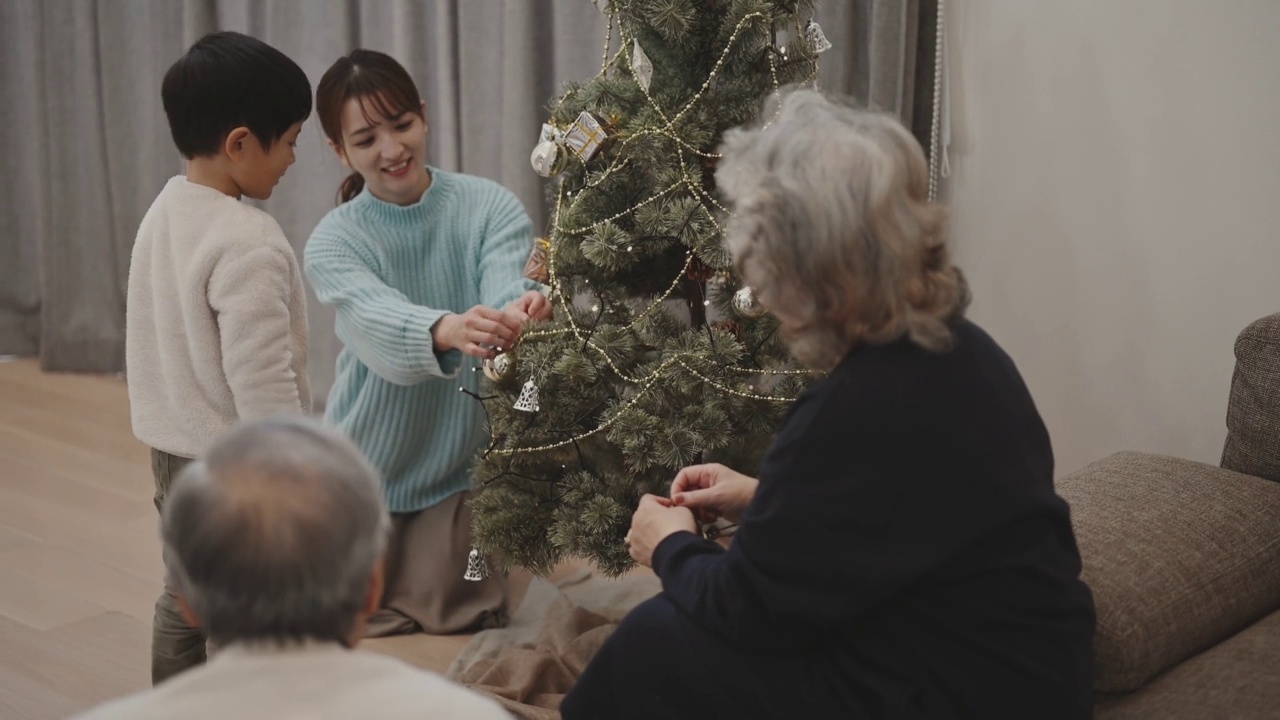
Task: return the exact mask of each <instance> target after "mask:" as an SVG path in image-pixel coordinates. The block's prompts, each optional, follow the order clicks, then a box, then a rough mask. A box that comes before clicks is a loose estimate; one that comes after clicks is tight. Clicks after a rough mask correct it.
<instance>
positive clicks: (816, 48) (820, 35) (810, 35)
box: [804, 20, 831, 55]
mask: <svg viewBox="0 0 1280 720" xmlns="http://www.w3.org/2000/svg"><path fill="white" fill-rule="evenodd" d="M804 39H805V41H806V42H808V43H809V49H810V50H812V51H813V54H814V55H817V54H819V53H824V52H826V51H828V50H830V49H831V41H830V40H828V39H827V35H826V33H824V32H822V26H821V25H819V24H818V23H816V22H814V21H812V20H810V21H809V24H808V25H806V26H805V28H804Z"/></svg>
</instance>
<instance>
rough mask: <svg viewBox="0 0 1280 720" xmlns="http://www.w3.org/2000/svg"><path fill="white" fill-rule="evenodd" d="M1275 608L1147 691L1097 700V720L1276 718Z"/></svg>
mask: <svg viewBox="0 0 1280 720" xmlns="http://www.w3.org/2000/svg"><path fill="white" fill-rule="evenodd" d="M1277 653H1280V610H1278V611H1276V612H1273V613H1271V614H1270V615H1268V616H1266V617H1264V618H1263V619H1261V620H1259V621H1258V622H1256V623H1254V624H1252V625H1250V626H1249V627H1247V628H1245V629H1244V630H1242V631H1240V632H1239V633H1237V634H1235V635H1232V636H1231V637H1229V638H1227V639H1226V640H1224V641H1222V642H1221V643H1219V644H1217V645H1214V646H1213V647H1211V648H1209V649H1208V650H1205V651H1204V652H1202V653H1200V654H1199V655H1196V656H1195V657H1193V658H1191V659H1189V660H1187V661H1186V662H1184V663H1182V664H1180V665H1178V666H1176V667H1174V668H1172V669H1170V670H1169V671H1168V672H1166V673H1164V674H1163V675H1161V676H1160V677H1157V678H1156V679H1155V680H1152V681H1151V682H1150V683H1149V684H1148V685H1147V686H1146V687H1143V688H1140V689H1139V690H1137V691H1136V692H1132V693H1129V694H1127V695H1122V696H1118V697H1108V698H1101V699H1100V700H1099V702H1098V704H1097V706H1096V707H1095V708H1094V717H1095V718H1096V719H1097V720H1148V719H1149V718H1160V719H1161V720H1183V719H1185V720H1203V718H1265V717H1275V716H1276V715H1277V714H1280V662H1276V654H1277Z"/></svg>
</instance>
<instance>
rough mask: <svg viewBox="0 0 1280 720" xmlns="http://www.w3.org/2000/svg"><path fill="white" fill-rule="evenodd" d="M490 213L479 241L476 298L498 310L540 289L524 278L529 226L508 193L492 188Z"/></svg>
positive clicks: (529, 247) (530, 237)
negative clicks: (478, 276)
mask: <svg viewBox="0 0 1280 720" xmlns="http://www.w3.org/2000/svg"><path fill="white" fill-rule="evenodd" d="M491 191H492V194H491V196H490V198H489V203H490V206H491V208H492V209H491V210H490V212H489V220H488V222H487V223H486V226H485V230H484V236H483V237H482V238H481V239H480V252H479V267H480V297H481V299H482V301H483V302H484V304H485V305H488V306H490V307H495V308H501V307H503V306H504V305H506V304H507V303H509V302H511V301H512V300H515V299H516V298H518V297H520V296H521V295H523V294H524V293H525V292H527V291H529V290H539V289H541V287H542V286H541V285H540V284H539V283H537V282H535V281H533V280H530V279H528V278H526V277H525V276H524V266H525V261H526V260H528V258H529V252H530V250H532V249H533V223H532V222H531V221H530V220H529V216H528V215H527V214H526V213H525V211H524V207H523V206H522V205H521V204H520V201H519V200H517V199H516V197H515V195H512V194H511V192H510V191H508V190H506V189H505V188H502V187H499V186H497V185H494V186H492V188H491Z"/></svg>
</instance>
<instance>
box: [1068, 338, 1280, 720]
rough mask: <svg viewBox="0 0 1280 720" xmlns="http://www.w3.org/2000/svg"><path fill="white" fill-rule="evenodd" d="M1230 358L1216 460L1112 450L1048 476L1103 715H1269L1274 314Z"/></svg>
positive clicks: (1277, 645) (1279, 438)
mask: <svg viewBox="0 0 1280 720" xmlns="http://www.w3.org/2000/svg"><path fill="white" fill-rule="evenodd" d="M1235 354H1236V367H1235V372H1234V374H1233V377H1232V382H1231V395H1230V400H1229V405H1228V410H1227V432H1228V435H1227V441H1226V446H1225V448H1224V451H1223V456H1222V462H1221V467H1216V466H1213V465H1206V464H1204V463H1198V462H1192V461H1190V460H1184V459H1180V458H1175V457H1168V456H1162V455H1152V454H1147V453H1138V452H1121V453H1117V454H1115V455H1112V456H1110V457H1108V458H1105V459H1103V460H1100V461H1098V462H1095V463H1093V464H1091V465H1089V466H1088V467H1085V468H1084V469H1082V470H1080V471H1078V472H1076V473H1073V474H1071V475H1069V476H1067V477H1064V478H1062V479H1061V480H1059V481H1058V491H1059V493H1060V494H1061V495H1062V496H1063V497H1064V498H1066V500H1067V501H1068V502H1069V503H1070V504H1071V512H1072V522H1073V524H1074V526H1075V531H1076V537H1077V540H1078V542H1079V544H1080V553H1081V556H1082V557H1083V560H1084V578H1085V581H1086V582H1087V583H1088V584H1089V587H1090V588H1091V589H1092V590H1093V593H1094V600H1095V602H1096V604H1097V608H1098V625H1097V631H1096V636H1095V651H1094V652H1095V654H1094V659H1095V668H1094V675H1095V689H1096V693H1097V701H1096V704H1095V713H1096V717H1097V718H1099V719H1101V720H1110V719H1113V718H1280V314H1275V315H1270V316H1268V317H1265V318H1262V319H1260V320H1258V321H1256V322H1254V323H1253V324H1251V325H1249V327H1247V328H1245V330H1244V331H1243V332H1241V333H1240V336H1239V337H1238V338H1237V340H1236V343H1235Z"/></svg>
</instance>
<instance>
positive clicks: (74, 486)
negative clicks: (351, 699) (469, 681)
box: [0, 360, 529, 720]
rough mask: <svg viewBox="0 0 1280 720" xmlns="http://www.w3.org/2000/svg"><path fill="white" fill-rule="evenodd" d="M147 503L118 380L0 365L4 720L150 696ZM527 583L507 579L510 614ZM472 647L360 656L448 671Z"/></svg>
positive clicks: (153, 567) (30, 364)
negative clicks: (386, 656)
mask: <svg viewBox="0 0 1280 720" xmlns="http://www.w3.org/2000/svg"><path fill="white" fill-rule="evenodd" d="M152 492H153V485H152V480H151V470H150V463H149V460H148V452H147V449H146V447H144V446H143V445H142V444H141V443H139V442H138V441H137V440H136V439H135V438H134V437H133V433H132V432H131V430H130V425H129V405H128V398H127V395H126V392H125V385H124V381H123V380H121V379H119V378H114V377H103V376H88V375H66V374H45V373H42V372H40V370H39V368H38V366H37V365H36V363H35V362H34V361H31V360H18V361H10V362H0V718H2V719H3V720H17V719H19V718H63V717H66V716H67V715H69V714H73V713H76V712H79V711H81V710H84V709H87V708H89V707H92V706H93V705H96V704H98V703H100V702H102V701H104V700H107V699H110V698H114V697H118V696H120V695H124V694H127V693H131V692H134V691H137V690H141V689H143V688H146V687H147V686H148V685H149V684H150V642H151V615H152V607H153V604H154V603H155V599H156V595H157V594H158V592H159V590H160V578H161V574H162V567H161V561H160V546H159V542H158V535H157V518H156V511H155V508H154V507H153V506H152V504H151V496H152ZM528 582H529V577H528V575H525V574H513V576H512V578H511V584H512V596H513V601H518V599H519V597H520V596H522V595H523V593H524V590H525V589H526V588H527V586H528ZM513 607H514V602H513ZM468 639H469V636H452V637H430V636H425V635H414V636H407V637H400V638H391V639H385V640H378V641H370V642H368V643H365V644H364V645H363V646H362V647H366V648H370V649H374V650H378V651H380V652H386V653H388V654H392V655H396V656H398V657H401V658H404V659H406V660H408V661H409V662H411V663H413V664H415V665H419V666H422V667H427V668H430V669H433V670H437V671H443V670H444V669H445V668H446V667H447V666H448V664H449V662H450V661H451V660H452V659H453V657H454V656H455V655H456V654H457V653H458V651H459V650H460V649H461V648H462V647H463V646H464V645H465V644H466V643H467V641H468Z"/></svg>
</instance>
